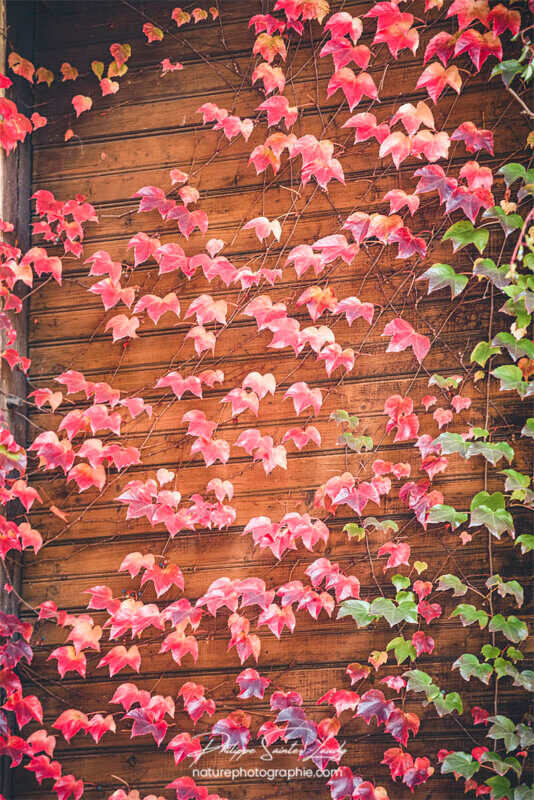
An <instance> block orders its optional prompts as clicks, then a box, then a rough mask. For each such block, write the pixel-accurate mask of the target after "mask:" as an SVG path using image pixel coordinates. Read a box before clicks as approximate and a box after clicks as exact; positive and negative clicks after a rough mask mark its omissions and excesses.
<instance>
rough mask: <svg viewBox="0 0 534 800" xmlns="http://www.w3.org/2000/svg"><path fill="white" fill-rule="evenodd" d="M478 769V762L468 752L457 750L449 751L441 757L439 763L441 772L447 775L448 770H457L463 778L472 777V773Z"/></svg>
mask: <svg viewBox="0 0 534 800" xmlns="http://www.w3.org/2000/svg"><path fill="white" fill-rule="evenodd" d="M479 769H480V764H479V763H478V761H475V759H474V758H473V756H472V755H470V754H469V753H463V752H462V751H457V752H456V753H449V755H448V756H446V757H445V758H444V759H443V762H442V764H441V772H442V773H443V774H444V775H447V774H448V773H449V772H457V773H458V774H459V775H461V776H462V777H463V778H466V779H468V778H472V777H473V775H474V774H475V773H476V772H478V771H479Z"/></svg>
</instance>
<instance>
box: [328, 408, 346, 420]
mask: <svg viewBox="0 0 534 800" xmlns="http://www.w3.org/2000/svg"><path fill="white" fill-rule="evenodd" d="M330 419H333V420H334V422H337V423H338V424H339V423H340V422H348V421H349V412H348V411H344V410H343V409H342V408H340V409H338V410H337V411H332V413H331V414H330Z"/></svg>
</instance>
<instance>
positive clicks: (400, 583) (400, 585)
mask: <svg viewBox="0 0 534 800" xmlns="http://www.w3.org/2000/svg"><path fill="white" fill-rule="evenodd" d="M391 583H392V584H393V586H394V587H395V589H396V590H397V591H398V592H400V590H401V589H407V588H408V586H409V585H410V583H411V581H410V579H409V578H408V577H406V575H393V577H392V579H391Z"/></svg>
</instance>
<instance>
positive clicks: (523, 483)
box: [501, 469, 530, 492]
mask: <svg viewBox="0 0 534 800" xmlns="http://www.w3.org/2000/svg"><path fill="white" fill-rule="evenodd" d="M501 474H502V475H506V476H507V477H506V481H505V484H504V489H505V491H506V492H515V491H517V490H524V489H528V487H529V486H530V477H529V476H528V475H524V474H523V473H522V472H517V471H516V470H515V469H503V470H501Z"/></svg>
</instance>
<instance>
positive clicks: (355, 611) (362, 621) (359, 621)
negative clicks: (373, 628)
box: [337, 600, 376, 628]
mask: <svg viewBox="0 0 534 800" xmlns="http://www.w3.org/2000/svg"><path fill="white" fill-rule="evenodd" d="M370 608H371V606H370V605H369V603H367V602H366V601H365V600H345V601H344V602H343V603H341V607H340V609H339V611H338V614H337V618H338V619H341V618H342V617H352V619H353V620H354V621H355V622H356V625H357V626H358V628H366V627H367V625H370V624H371V622H374V620H375V619H376V617H375V616H374V615H373V614H370V613H369V611H370Z"/></svg>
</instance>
